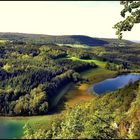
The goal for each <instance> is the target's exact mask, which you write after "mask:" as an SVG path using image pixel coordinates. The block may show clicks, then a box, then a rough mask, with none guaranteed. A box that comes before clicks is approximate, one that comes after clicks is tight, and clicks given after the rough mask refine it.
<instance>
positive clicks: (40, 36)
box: [0, 32, 134, 46]
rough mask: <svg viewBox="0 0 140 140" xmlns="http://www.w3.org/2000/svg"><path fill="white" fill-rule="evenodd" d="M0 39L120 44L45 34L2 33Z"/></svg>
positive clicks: (88, 38)
mask: <svg viewBox="0 0 140 140" xmlns="http://www.w3.org/2000/svg"><path fill="white" fill-rule="evenodd" d="M0 39H4V40H10V41H14V42H23V43H25V42H28V43H33V44H81V45H88V46H106V45H112V44H114V43H116V44H118V43H120V41H119V40H118V39H107V38H93V37H89V36H85V35H62V36H53V35H43V34H26V33H10V32H9V33H8V32H7V33H6V32H1V33H0ZM121 42H123V43H125V45H131V44H133V43H134V42H131V41H128V40H123V41H121Z"/></svg>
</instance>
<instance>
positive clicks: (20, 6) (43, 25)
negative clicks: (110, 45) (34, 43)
mask: <svg viewBox="0 0 140 140" xmlns="http://www.w3.org/2000/svg"><path fill="white" fill-rule="evenodd" d="M122 8H123V7H122V5H120V3H119V1H0V17H1V21H0V32H20V33H34V34H47V35H88V36H91V37H103V38H117V36H116V35H115V29H113V28H112V27H113V25H114V24H115V23H117V22H118V21H120V20H122V19H123V18H122V17H121V16H120V11H121V10H122ZM139 34H140V24H137V25H135V26H134V28H133V29H132V31H131V32H125V33H124V37H123V38H124V39H128V40H140V36H139Z"/></svg>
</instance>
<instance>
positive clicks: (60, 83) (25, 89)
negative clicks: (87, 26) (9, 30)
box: [0, 34, 140, 138]
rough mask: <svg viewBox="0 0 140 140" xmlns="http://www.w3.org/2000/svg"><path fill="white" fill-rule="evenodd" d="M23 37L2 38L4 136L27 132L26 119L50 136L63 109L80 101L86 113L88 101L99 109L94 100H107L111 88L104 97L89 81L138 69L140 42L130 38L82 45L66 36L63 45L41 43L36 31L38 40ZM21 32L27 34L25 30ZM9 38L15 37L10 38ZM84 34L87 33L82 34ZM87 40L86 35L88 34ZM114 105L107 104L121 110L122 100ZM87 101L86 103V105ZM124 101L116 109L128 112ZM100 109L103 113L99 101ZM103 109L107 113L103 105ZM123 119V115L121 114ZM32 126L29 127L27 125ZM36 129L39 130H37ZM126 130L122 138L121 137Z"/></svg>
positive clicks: (0, 102)
mask: <svg viewBox="0 0 140 140" xmlns="http://www.w3.org/2000/svg"><path fill="white" fill-rule="evenodd" d="M21 36H22V34H20V35H18V34H16V36H15V34H13V35H11V34H9V36H7V35H5V39H6V40H3V41H1V42H0V51H1V54H0V73H1V75H0V76H1V77H0V81H1V83H0V115H1V116H0V123H1V127H0V130H1V132H2V134H3V135H0V136H1V137H0V138H21V137H23V135H24V136H25V135H26V134H24V132H25V131H24V129H23V126H25V124H28V127H29V126H30V127H31V129H32V130H33V131H34V132H37V131H36V130H41V131H42V134H40V135H43V137H48V136H44V134H47V133H48V130H49V129H51V125H52V124H53V123H54V122H56V125H59V121H60V122H61V121H62V120H63V118H65V117H66V116H65V114H67V113H68V114H69V113H70V112H71V111H72V112H73V111H76V110H77V109H78V108H76V107H77V106H80V110H81V109H82V110H84V111H85V113H86V112H87V111H89V110H88V109H89V105H87V104H88V103H89V104H92V107H93V109H94V108H96V107H95V106H96V105H95V104H94V102H98V101H97V100H99V102H101V104H103V103H102V100H103V101H104V102H107V101H106V100H105V99H106V98H107V97H108V96H111V95H110V94H111V93H108V94H105V95H101V97H100V96H96V95H93V94H92V93H90V91H89V88H90V87H91V85H93V84H95V83H97V82H100V81H103V80H105V79H108V78H112V77H115V76H116V75H118V74H121V73H123V72H125V73H127V72H134V71H135V72H139V62H140V61H139V60H140V57H139V55H137V57H135V54H136V53H138V52H139V51H140V48H139V46H140V45H139V44H137V43H132V42H129V41H128V42H127V41H126V43H128V46H127V44H126V46H125V47H122V46H121V47H120V46H116V47H114V46H111V44H112V41H114V40H111V41H110V40H109V41H110V42H108V44H106V45H102V44H95V45H100V46H88V45H87V44H86V46H85V44H82V43H83V42H81V44H80V45H79V44H73V40H69V41H70V42H69V43H71V44H72V45H69V43H66V44H65V41H64V42H63V43H62V42H61V43H62V44H61V45H57V43H60V42H56V44H50V43H46V42H45V43H44V42H43V43H42V44H41V43H40V41H42V40H40V37H37V35H36V37H37V38H38V40H35V39H34V35H32V36H31V37H32V39H33V40H35V41H37V42H30V41H28V39H29V38H28V39H27V40H24V41H23V40H22V41H21V40H19V39H18V37H21ZM23 36H25V35H24V34H23ZM63 37H64V36H63ZM80 37H81V36H80ZM11 38H12V39H13V38H15V39H14V40H12V41H11ZM64 38H65V37H64ZM66 38H67V36H66ZM83 38H84V36H82V39H83ZM2 39H4V38H2ZM8 39H9V41H8ZM76 39H77V38H76ZM78 39H79V38H78ZM84 39H85V40H86V39H87V37H85V38H84ZM90 39H92V38H90ZM15 40H16V41H15ZM58 40H59V39H58ZM46 41H47V40H46ZM56 41H57V40H56ZM59 41H60V40H59ZM61 41H62V40H61ZM71 41H72V42H71ZM100 41H101V39H100ZM103 41H104V40H103ZM101 42H102V41H101ZM99 43H100V42H99ZM115 43H118V41H117V42H115ZM91 45H94V44H91ZM123 54H126V55H125V56H124V55H123ZM130 56H131V57H130ZM129 86H130V87H128V91H129V90H130V91H131V88H133V86H134V85H129ZM123 90H124V91H123ZM126 90H127V88H126V87H124V88H123V89H121V90H118V91H116V93H115V94H116V96H119V92H120V94H122V93H123V92H124V93H125V94H126V93H127V92H126ZM132 92H133V90H132ZM125 94H124V96H125ZM106 96H107V97H106ZM114 96H115V95H114ZM114 96H113V95H112V97H111V98H112V99H111V98H110V97H109V98H108V100H114V102H115V97H114ZM126 96H127V95H126ZM133 96H134V97H133ZM133 96H132V97H131V96H130V97H128V98H129V103H131V102H133V101H134V100H133V99H134V98H135V97H136V94H135V93H134V94H133ZM98 98H99V99H98ZM122 100H123V97H122ZM97 104H98V103H97ZM114 104H115V106H113V105H112V104H111V105H110V104H109V105H110V106H113V107H112V108H115V109H117V108H118V105H117V104H116V103H114ZM86 105H87V107H84V106H86ZM98 106H100V105H98ZM122 106H123V105H122ZM126 106H127V105H124V106H123V107H122V108H121V109H122V110H123V111H122V110H121V109H120V111H119V112H118V113H121V111H122V112H124V114H123V115H125V113H126V112H127V110H126V109H125V108H126ZM84 108H85V109H86V108H87V110H85V109H84ZM108 108H110V107H108ZM96 109H97V108H96ZM97 110H98V111H99V112H100V110H101V106H100V108H99V109H97ZM128 110H129V109H128ZM90 111H91V110H90ZM92 111H93V110H92ZM92 111H91V112H92ZM110 111H111V108H110ZM78 113H80V112H78ZM94 113H95V110H94ZM100 113H101V112H100ZM102 113H106V112H105V110H104V111H103V112H102ZM115 113H116V112H115ZM83 114H84V113H83ZM91 114H92V113H91ZM110 114H111V112H110ZM69 115H70V114H69ZM81 115H82V114H81ZM86 115H87V114H86ZM119 115H120V114H119ZM119 115H118V116H117V117H119ZM87 116H88V115H87ZM103 116H104V115H103ZM89 117H91V116H89ZM100 117H101V116H100ZM109 117H110V116H109ZM105 119H106V118H105ZM114 119H117V118H114ZM64 120H65V119H64ZM120 120H121V118H119V121H120ZM65 121H66V120H65ZM73 121H75V120H73ZM81 121H82V120H81ZM119 121H118V124H119ZM57 122H58V124H57ZM62 123H64V122H62ZM71 126H72V125H71ZM28 127H27V128H26V127H25V130H26V129H28ZM123 127H125V126H123ZM56 129H57V128H56ZM124 129H125V128H124ZM17 130H18V132H17ZM44 131H45V132H44ZM111 131H112V130H111ZM43 132H44V133H43ZM56 132H57V131H56ZM6 133H8V134H9V135H6ZM50 133H51V132H50ZM126 133H127V132H126ZM126 133H125V134H126ZM34 134H35V135H36V133H33V135H34ZM62 134H63V133H62ZM125 134H124V135H125ZM30 135H31V134H30ZM51 135H52V134H51ZM122 135H123V134H121V137H123V136H122ZM63 136H64V135H63ZM54 137H55V136H54ZM81 137H82V136H81ZM33 138H34V136H33ZM60 138H61V136H60Z"/></svg>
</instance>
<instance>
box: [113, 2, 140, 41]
mask: <svg viewBox="0 0 140 140" xmlns="http://www.w3.org/2000/svg"><path fill="white" fill-rule="evenodd" d="M120 4H121V5H123V6H124V8H123V10H122V11H121V16H122V17H123V18H125V19H124V20H123V21H120V22H118V23H117V24H115V25H114V28H115V29H117V31H116V35H118V37H119V38H120V39H122V31H131V29H132V28H133V26H134V24H136V23H140V2H139V1H121V2H120ZM127 13H129V14H128V15H127V16H126V14H127Z"/></svg>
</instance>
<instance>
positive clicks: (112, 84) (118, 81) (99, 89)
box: [93, 74, 140, 94]
mask: <svg viewBox="0 0 140 140" xmlns="http://www.w3.org/2000/svg"><path fill="white" fill-rule="evenodd" d="M139 79H140V74H124V75H119V76H117V77H115V78H111V79H106V80H104V81H101V82H99V83H96V84H94V85H93V91H94V92H95V93H96V94H102V93H105V92H107V91H115V90H117V89H119V88H122V87H124V86H125V85H127V84H128V83H129V82H130V81H131V82H132V83H133V82H135V81H137V80H139Z"/></svg>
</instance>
